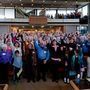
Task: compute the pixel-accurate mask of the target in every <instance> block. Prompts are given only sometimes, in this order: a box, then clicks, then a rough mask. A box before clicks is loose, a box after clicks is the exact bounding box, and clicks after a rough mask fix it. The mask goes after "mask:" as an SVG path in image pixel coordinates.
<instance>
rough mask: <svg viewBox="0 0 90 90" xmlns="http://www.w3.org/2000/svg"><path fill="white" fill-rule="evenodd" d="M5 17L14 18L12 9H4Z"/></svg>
mask: <svg viewBox="0 0 90 90" xmlns="http://www.w3.org/2000/svg"><path fill="white" fill-rule="evenodd" d="M5 18H15V15H14V9H7V8H6V9H5Z"/></svg>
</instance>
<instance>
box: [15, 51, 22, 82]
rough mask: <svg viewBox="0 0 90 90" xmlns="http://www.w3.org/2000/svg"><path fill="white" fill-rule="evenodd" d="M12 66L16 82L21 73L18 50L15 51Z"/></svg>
mask: <svg viewBox="0 0 90 90" xmlns="http://www.w3.org/2000/svg"><path fill="white" fill-rule="evenodd" d="M13 66H14V73H15V77H14V80H15V81H18V80H19V79H20V76H21V73H22V59H21V56H20V52H19V51H18V50H16V51H15V53H14V61H13Z"/></svg>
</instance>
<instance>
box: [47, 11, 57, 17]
mask: <svg viewBox="0 0 90 90" xmlns="http://www.w3.org/2000/svg"><path fill="white" fill-rule="evenodd" d="M55 15H56V10H46V16H50V17H51V16H52V17H53V18H55Z"/></svg>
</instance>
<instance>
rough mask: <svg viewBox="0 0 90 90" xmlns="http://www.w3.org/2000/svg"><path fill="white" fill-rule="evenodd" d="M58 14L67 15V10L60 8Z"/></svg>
mask: <svg viewBox="0 0 90 90" xmlns="http://www.w3.org/2000/svg"><path fill="white" fill-rule="evenodd" d="M58 14H64V15H66V10H58Z"/></svg>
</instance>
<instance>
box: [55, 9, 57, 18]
mask: <svg viewBox="0 0 90 90" xmlns="http://www.w3.org/2000/svg"><path fill="white" fill-rule="evenodd" d="M55 18H58V9H56V16H55Z"/></svg>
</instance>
